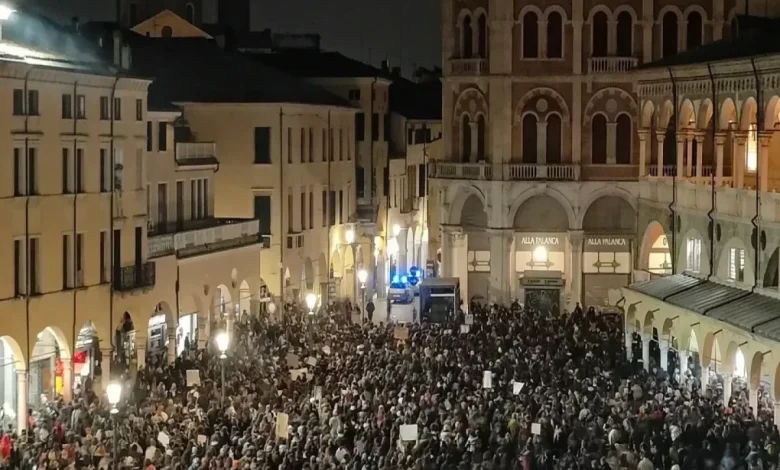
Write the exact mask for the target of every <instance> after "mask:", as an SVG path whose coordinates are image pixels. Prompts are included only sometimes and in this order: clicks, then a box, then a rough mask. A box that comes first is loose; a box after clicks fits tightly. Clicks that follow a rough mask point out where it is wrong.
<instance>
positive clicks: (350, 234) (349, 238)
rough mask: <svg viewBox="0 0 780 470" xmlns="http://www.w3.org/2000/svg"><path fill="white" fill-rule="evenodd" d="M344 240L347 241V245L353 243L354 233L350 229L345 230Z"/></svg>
mask: <svg viewBox="0 0 780 470" xmlns="http://www.w3.org/2000/svg"><path fill="white" fill-rule="evenodd" d="M344 239H345V240H346V241H347V245H351V244H353V243H355V231H354V230H352V229H349V230H347V233H345V234H344Z"/></svg>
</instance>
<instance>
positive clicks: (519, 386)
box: [512, 381, 525, 395]
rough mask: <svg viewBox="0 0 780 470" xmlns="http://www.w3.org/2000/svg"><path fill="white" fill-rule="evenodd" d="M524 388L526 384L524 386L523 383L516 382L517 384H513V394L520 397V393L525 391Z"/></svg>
mask: <svg viewBox="0 0 780 470" xmlns="http://www.w3.org/2000/svg"><path fill="white" fill-rule="evenodd" d="M524 386H525V384H524V383H523V382H517V381H515V382H514V383H513V384H512V393H513V394H514V395H520V392H521V391H522V390H523V387H524Z"/></svg>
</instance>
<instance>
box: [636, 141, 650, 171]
mask: <svg viewBox="0 0 780 470" xmlns="http://www.w3.org/2000/svg"><path fill="white" fill-rule="evenodd" d="M637 136H638V137H639V176H640V177H642V176H646V175H647V139H648V137H649V136H650V130H649V129H639V130H638V131H637Z"/></svg>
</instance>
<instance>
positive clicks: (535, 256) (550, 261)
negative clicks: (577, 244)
mask: <svg viewBox="0 0 780 470" xmlns="http://www.w3.org/2000/svg"><path fill="white" fill-rule="evenodd" d="M565 242H566V235H564V234H558V233H518V234H516V235H515V249H516V253H515V269H516V271H517V272H523V271H529V270H530V271H563V270H564V265H565V262H564V259H565V256H564V253H565Z"/></svg>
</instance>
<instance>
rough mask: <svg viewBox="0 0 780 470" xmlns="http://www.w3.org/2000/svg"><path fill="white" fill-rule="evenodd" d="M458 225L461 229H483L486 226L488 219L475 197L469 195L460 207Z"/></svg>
mask: <svg viewBox="0 0 780 470" xmlns="http://www.w3.org/2000/svg"><path fill="white" fill-rule="evenodd" d="M460 225H461V226H462V227H467V228H468V227H479V228H484V227H487V226H488V217H487V213H486V212H485V205H484V204H483V203H482V200H480V199H479V198H478V197H477V196H475V195H473V194H472V195H469V196H468V197H467V198H466V200H465V201H464V203H463V206H462V207H461V213H460Z"/></svg>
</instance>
